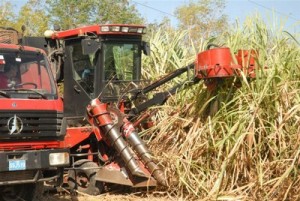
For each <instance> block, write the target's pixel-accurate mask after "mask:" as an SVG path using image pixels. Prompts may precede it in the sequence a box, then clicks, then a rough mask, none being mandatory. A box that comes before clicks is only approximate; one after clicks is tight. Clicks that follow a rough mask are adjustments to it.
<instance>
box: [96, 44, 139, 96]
mask: <svg viewBox="0 0 300 201" xmlns="http://www.w3.org/2000/svg"><path fill="white" fill-rule="evenodd" d="M103 49H104V54H103V66H104V76H105V78H104V79H105V83H103V84H104V86H103V88H102V97H116V96H120V95H122V94H124V93H125V92H126V91H129V90H131V89H133V88H136V87H137V86H138V84H139V83H140V70H141V69H140V68H141V66H140V65H141V60H140V59H141V51H140V45H139V44H138V43H117V42H115V43H113V42H108V43H105V44H104V45H103Z"/></svg>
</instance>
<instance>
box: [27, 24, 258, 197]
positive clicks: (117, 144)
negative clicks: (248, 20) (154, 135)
mask: <svg viewBox="0 0 300 201" xmlns="http://www.w3.org/2000/svg"><path fill="white" fill-rule="evenodd" d="M144 33H145V27H144V26H139V25H124V24H112V25H92V26H83V27H79V28H75V29H70V30H65V31H60V30H56V31H46V32H45V36H46V37H41V38H36V37H27V38H24V39H23V41H22V42H23V43H24V44H27V45H30V46H35V47H42V48H44V49H45V50H46V51H47V52H48V57H49V59H50V61H51V63H52V69H53V71H54V72H55V76H56V79H57V81H58V83H60V82H63V83H64V85H63V88H64V93H63V100H64V118H66V121H67V134H66V136H65V138H64V146H65V147H66V148H70V152H71V154H70V155H71V166H70V168H69V171H68V184H69V186H70V187H71V189H74V190H78V191H81V192H84V193H88V194H94V195H95V194H98V193H101V192H102V191H103V190H104V189H105V188H104V186H106V185H105V184H120V185H125V186H131V187H146V186H155V185H157V182H158V183H160V184H162V185H167V179H166V178H165V174H164V171H163V170H162V169H161V168H160V167H159V166H158V165H157V164H156V163H155V162H154V160H153V156H152V155H151V152H150V151H149V149H148V148H147V146H146V145H145V143H144V142H143V141H142V139H141V138H140V137H139V134H138V132H139V130H138V129H137V127H136V125H137V124H138V123H139V122H140V119H139V120H137V119H138V118H137V117H138V116H139V115H140V114H141V113H142V112H143V111H145V110H147V109H148V108H149V107H151V106H153V105H160V104H163V103H164V102H165V101H166V100H167V98H168V97H170V95H172V94H174V93H176V91H177V90H178V89H180V88H181V87H182V86H183V84H178V85H176V86H174V87H173V88H171V89H170V90H167V91H165V92H160V93H157V94H155V95H154V96H153V97H152V98H150V99H146V100H145V97H146V94H147V93H149V92H151V91H153V90H154V89H156V88H157V87H159V86H161V85H163V84H165V83H166V82H169V81H171V80H173V79H174V78H176V77H178V76H180V75H182V74H184V73H187V74H189V72H192V74H193V76H192V77H190V76H188V77H189V78H190V79H189V83H192V84H194V83H197V82H199V81H200V80H204V81H205V82H206V83H209V85H210V86H213V85H214V84H213V83H215V80H220V79H227V78H229V77H234V76H241V75H246V76H247V77H254V76H255V74H254V73H255V61H254V57H255V54H254V53H253V52H252V51H245V50H243V51H240V53H239V55H237V56H236V59H237V61H238V63H237V64H233V63H234V62H233V58H232V56H231V53H230V50H229V48H212V49H211V48H210V47H209V48H208V50H206V51H204V52H201V53H199V54H198V55H197V59H196V62H195V63H193V64H190V65H188V66H186V67H183V68H180V69H177V70H175V71H174V72H172V73H170V74H169V75H167V76H165V77H163V78H161V79H159V80H157V81H155V82H154V83H152V84H150V85H148V86H143V85H145V83H144V82H143V80H142V75H141V60H142V58H141V57H142V53H144V54H145V55H149V54H150V47H149V44H148V43H146V42H144V41H143V40H142V35H143V34H144ZM136 120H137V121H136Z"/></svg>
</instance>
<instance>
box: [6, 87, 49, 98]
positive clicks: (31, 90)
mask: <svg viewBox="0 0 300 201" xmlns="http://www.w3.org/2000/svg"><path fill="white" fill-rule="evenodd" d="M5 91H30V92H34V93H35V94H38V95H40V97H42V98H43V99H48V98H47V96H45V95H44V94H43V93H40V92H38V91H36V90H34V89H5ZM5 91H3V92H4V93H5V94H6V92H5ZM1 95H2V94H1ZM6 95H8V94H6ZM28 98H37V97H32V96H31V97H28Z"/></svg>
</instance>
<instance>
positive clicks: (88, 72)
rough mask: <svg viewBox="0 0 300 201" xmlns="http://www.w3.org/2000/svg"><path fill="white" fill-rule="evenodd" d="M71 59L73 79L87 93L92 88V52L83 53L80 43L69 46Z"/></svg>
mask: <svg viewBox="0 0 300 201" xmlns="http://www.w3.org/2000/svg"><path fill="white" fill-rule="evenodd" d="M71 52H72V59H73V79H74V80H76V81H77V82H78V83H79V84H80V85H81V87H82V88H83V89H84V90H85V91H86V92H87V93H93V90H94V70H95V69H94V64H93V63H94V58H95V56H94V55H93V54H90V55H83V54H82V47H81V43H77V44H74V45H73V46H72V47H71Z"/></svg>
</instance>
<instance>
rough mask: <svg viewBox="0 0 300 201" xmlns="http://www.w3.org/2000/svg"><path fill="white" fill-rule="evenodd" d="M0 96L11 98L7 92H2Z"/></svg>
mask: <svg viewBox="0 0 300 201" xmlns="http://www.w3.org/2000/svg"><path fill="white" fill-rule="evenodd" d="M0 95H1V96H3V97H6V98H10V95H9V94H7V93H6V92H5V91H0Z"/></svg>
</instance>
